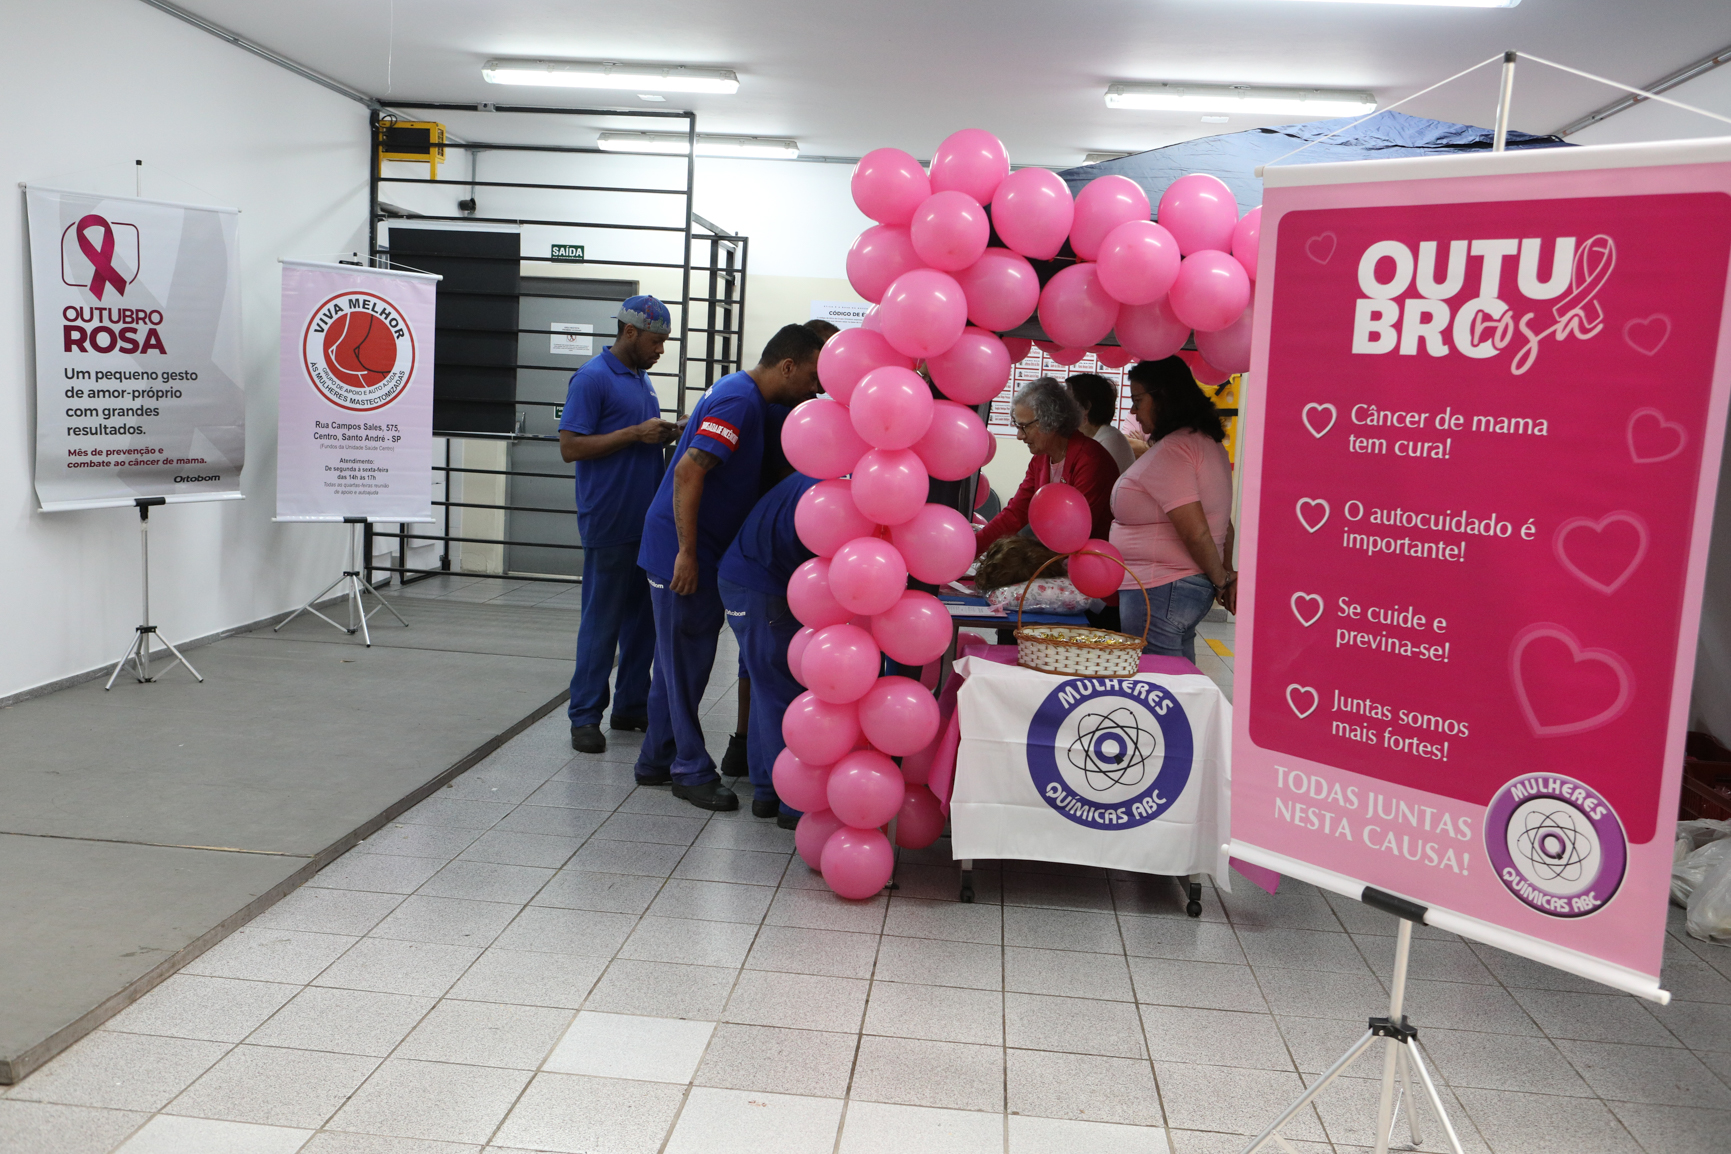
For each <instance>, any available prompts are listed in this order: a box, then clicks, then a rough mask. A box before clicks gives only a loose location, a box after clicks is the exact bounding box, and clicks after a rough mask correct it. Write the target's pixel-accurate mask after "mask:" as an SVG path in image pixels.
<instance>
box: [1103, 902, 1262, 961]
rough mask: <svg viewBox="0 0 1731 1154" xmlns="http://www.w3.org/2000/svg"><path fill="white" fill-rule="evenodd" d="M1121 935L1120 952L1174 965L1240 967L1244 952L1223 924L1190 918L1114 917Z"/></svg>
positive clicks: (1121, 914) (1227, 926)
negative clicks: (1179, 963)
mask: <svg viewBox="0 0 1731 1154" xmlns="http://www.w3.org/2000/svg"><path fill="white" fill-rule="evenodd" d="M1118 928H1119V930H1120V931H1121V932H1122V933H1123V935H1124V952H1125V953H1127V954H1133V955H1138V956H1141V957H1145V958H1168V959H1170V960H1172V961H1178V962H1226V963H1230V964H1237V965H1242V964H1243V963H1244V960H1245V959H1244V951H1243V950H1242V949H1240V948H1239V947H1238V935H1237V934H1235V933H1234V932H1233V931H1232V927H1231V926H1230V925H1228V924H1227V923H1225V922H1207V921H1201V920H1192V919H1190V918H1184V919H1179V918H1139V917H1131V916H1129V915H1127V914H1123V913H1120V914H1119V915H1118Z"/></svg>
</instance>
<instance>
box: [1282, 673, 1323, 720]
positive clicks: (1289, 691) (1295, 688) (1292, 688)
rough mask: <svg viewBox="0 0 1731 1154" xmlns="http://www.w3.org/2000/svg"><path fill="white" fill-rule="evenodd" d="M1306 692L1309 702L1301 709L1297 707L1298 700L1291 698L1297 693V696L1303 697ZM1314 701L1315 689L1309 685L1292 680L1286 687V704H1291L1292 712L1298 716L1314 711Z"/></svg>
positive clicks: (1303, 716) (1306, 715)
mask: <svg viewBox="0 0 1731 1154" xmlns="http://www.w3.org/2000/svg"><path fill="white" fill-rule="evenodd" d="M1307 693H1308V694H1309V695H1310V704H1309V705H1307V706H1306V707H1305V708H1303V709H1300V708H1298V702H1296V701H1294V700H1293V696H1294V695H1297V696H1298V697H1303V696H1304V695H1305V694H1307ZM1316 703H1317V696H1316V690H1314V689H1312V688H1311V687H1310V686H1308V685H1299V684H1298V683H1297V682H1294V683H1293V684H1291V685H1288V686H1287V687H1286V704H1287V705H1289V706H1291V707H1292V712H1294V713H1296V714H1298V716H1299V717H1300V718H1305V717H1309V716H1310V715H1311V714H1313V713H1315V712H1316Z"/></svg>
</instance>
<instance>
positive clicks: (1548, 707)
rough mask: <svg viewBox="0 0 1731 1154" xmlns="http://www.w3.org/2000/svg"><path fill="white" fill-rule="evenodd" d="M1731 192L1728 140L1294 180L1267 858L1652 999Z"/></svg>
mask: <svg viewBox="0 0 1731 1154" xmlns="http://www.w3.org/2000/svg"><path fill="white" fill-rule="evenodd" d="M1728 192H1731V147H1728V146H1727V145H1726V144H1725V143H1724V142H1719V143H1717V144H1708V143H1699V144H1698V143H1679V144H1676V145H1671V146H1658V147H1656V146H1651V145H1643V146H1638V147H1608V148H1573V149H1551V150H1539V151H1527V152H1522V153H1518V154H1516V153H1507V154H1501V155H1490V154H1484V155H1479V156H1474V157H1462V158H1451V159H1448V160H1437V159H1434V158H1433V159H1426V160H1423V161H1417V162H1415V161H1379V162H1360V163H1355V164H1330V165H1307V166H1303V167H1300V168H1293V169H1286V168H1270V169H1268V170H1267V173H1266V199H1265V203H1264V206H1263V220H1264V232H1263V242H1262V243H1263V245H1264V248H1263V253H1262V261H1263V265H1262V267H1263V268H1264V269H1265V270H1267V271H1265V272H1264V274H1263V278H1262V280H1261V282H1260V283H1259V284H1258V285H1257V298H1256V310H1257V314H1256V334H1255V345H1254V361H1255V364H1254V366H1253V369H1252V380H1253V382H1255V383H1257V384H1259V385H1260V387H1257V388H1254V389H1253V390H1252V392H1251V395H1250V397H1249V408H1248V416H1249V422H1248V425H1249V438H1248V441H1247V444H1246V446H1245V448H1246V452H1245V456H1244V459H1243V468H1244V481H1243V485H1244V488H1243V522H1244V524H1243V530H1244V535H1243V536H1242V537H1241V538H1240V540H1241V541H1242V542H1243V546H1244V547H1243V549H1242V552H1241V554H1240V564H1241V565H1242V578H1241V581H1242V589H1241V593H1240V609H1241V611H1242V613H1243V614H1244V618H1243V621H1242V623H1241V626H1242V627H1241V628H1240V631H1239V634H1238V638H1239V646H1238V666H1237V677H1238V686H1239V691H1238V692H1239V696H1238V713H1237V717H1236V724H1235V734H1234V736H1235V749H1234V777H1233V783H1232V792H1233V801H1232V814H1233V831H1232V832H1233V839H1234V841H1233V852H1234V853H1235V854H1237V855H1238V856H1240V857H1243V858H1245V859H1246V860H1249V861H1252V862H1256V863H1258V864H1263V865H1268V866H1271V867H1273V868H1276V869H1279V868H1282V866H1283V865H1286V866H1289V867H1291V866H1293V865H1294V863H1299V864H1302V865H1308V866H1311V867H1317V868H1320V869H1322V870H1325V871H1328V872H1329V873H1331V874H1333V875H1336V876H1337V877H1344V878H1346V879H1350V880H1352V881H1354V882H1359V883H1364V884H1368V885H1373V886H1376V887H1379V888H1381V889H1385V890H1390V891H1393V892H1395V893H1398V894H1401V895H1403V896H1405V897H1408V898H1411V899H1413V900H1415V901H1418V902H1420V903H1423V904H1425V905H1428V906H1431V907H1432V908H1433V909H1436V910H1438V911H1441V912H1442V914H1443V917H1442V918H1439V919H1438V920H1437V924H1443V922H1444V921H1447V922H1448V928H1451V929H1455V930H1457V931H1458V932H1462V933H1465V934H1468V935H1469V936H1473V937H1477V938H1478V939H1480V940H1483V941H1488V942H1490V943H1491V944H1494V945H1497V946H1499V947H1500V948H1505V949H1510V950H1514V951H1515V952H1519V953H1523V954H1525V955H1527V956H1529V957H1533V958H1536V959H1538V960H1540V961H1544V962H1547V963H1548V964H1552V965H1556V966H1560V967H1562V968H1565V969H1570V970H1573V971H1574V972H1576V973H1582V974H1586V975H1587V976H1590V977H1594V978H1596V979H1597V980H1600V981H1605V982H1607V983H1609V984H1612V985H1617V986H1619V987H1621V988H1624V989H1629V990H1632V991H1635V992H1639V993H1646V994H1648V995H1649V996H1653V995H1654V994H1656V992H1657V977H1658V973H1659V964H1660V954H1661V950H1662V947H1663V940H1664V923H1665V910H1666V895H1667V892H1668V886H1669V877H1670V866H1671V842H1672V831H1673V823H1674V822H1675V820H1676V815H1677V795H1678V788H1679V778H1680V775H1681V769H1682V761H1683V733H1684V728H1685V721H1686V717H1687V711H1688V705H1689V692H1690V680H1691V673H1692V670H1693V667H1694V649H1695V639H1696V629H1697V625H1698V619H1699V615H1700V606H1701V593H1702V583H1703V580H1704V575H1705V569H1706V560H1707V544H1708V535H1709V531H1710V527H1711V519H1712V512H1713V508H1712V506H1713V495H1714V491H1715V484H1716V479H1717V475H1718V469H1719V457H1720V448H1721V445H1722V443H1723V439H1724V429H1725V408H1726V397H1727V390H1728V384H1731V377H1728V370H1727V351H1726V340H1727V338H1726V333H1727V332H1728V331H1731V330H1728V328H1727V324H1726V305H1727V298H1726V284H1727V270H1728V265H1731V195H1727V194H1728ZM1293 872H1302V871H1298V870H1294V871H1293Z"/></svg>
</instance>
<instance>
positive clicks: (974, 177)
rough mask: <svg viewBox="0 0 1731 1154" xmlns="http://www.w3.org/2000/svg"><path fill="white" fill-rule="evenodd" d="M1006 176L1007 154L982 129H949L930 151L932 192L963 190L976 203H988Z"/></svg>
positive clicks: (1008, 164)
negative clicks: (933, 150)
mask: <svg viewBox="0 0 1731 1154" xmlns="http://www.w3.org/2000/svg"><path fill="white" fill-rule="evenodd" d="M1009 175H1010V154H1009V153H1007V152H1005V151H1004V145H1003V143H1002V142H1001V141H999V140H998V138H997V137H995V136H993V135H992V134H991V133H989V132H987V131H986V130H985V129H983V128H964V129H962V130H961V131H960V132H952V133H950V135H949V136H947V137H945V138H944V142H943V143H942V144H940V145H938V150H937V151H936V152H934V153H932V191H933V192H946V191H948V190H950V189H954V190H955V191H957V192H965V193H967V194H968V195H969V196H970V197H972V198H973V199H974V203H976V204H991V203H992V194H993V193H995V192H997V191H998V186H999V185H1000V184H1002V183H1003V182H1004V178H1005V177H1006V176H1009Z"/></svg>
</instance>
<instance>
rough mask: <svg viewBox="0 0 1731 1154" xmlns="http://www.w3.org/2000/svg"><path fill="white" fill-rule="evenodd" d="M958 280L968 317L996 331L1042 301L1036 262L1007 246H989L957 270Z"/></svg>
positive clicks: (1022, 317)
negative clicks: (966, 303)
mask: <svg viewBox="0 0 1731 1154" xmlns="http://www.w3.org/2000/svg"><path fill="white" fill-rule="evenodd" d="M1028 171H1032V170H1031V169H1030V170H1028ZM956 283H957V284H959V285H961V286H962V295H963V296H965V297H966V298H967V301H968V321H969V322H970V323H971V324H976V325H978V326H980V327H981V328H982V329H989V330H991V331H992V332H995V333H996V332H1003V331H1004V330H1006V329H1013V328H1015V327H1016V326H1017V325H1019V324H1021V323H1022V322H1023V321H1025V320H1027V319H1028V318H1029V317H1031V316H1033V315H1034V308H1035V306H1037V305H1038V304H1039V303H1040V278H1039V277H1038V276H1037V275H1036V274H1035V273H1034V266H1033V265H1031V264H1029V263H1028V261H1027V258H1025V257H1021V256H1018V255H1016V254H1015V253H1013V252H1011V251H1010V250H1009V249H1007V248H989V249H987V250H986V251H985V252H984V253H982V254H981V255H980V259H978V260H976V261H975V262H974V263H973V264H971V265H969V266H968V267H967V268H964V269H962V270H961V271H960V272H958V273H956Z"/></svg>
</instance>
